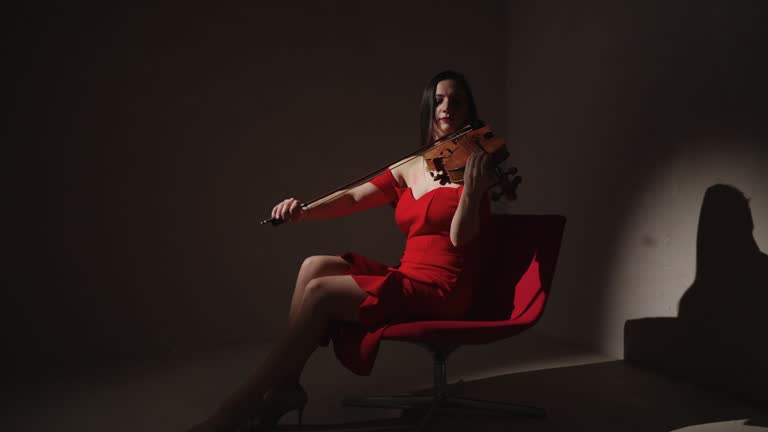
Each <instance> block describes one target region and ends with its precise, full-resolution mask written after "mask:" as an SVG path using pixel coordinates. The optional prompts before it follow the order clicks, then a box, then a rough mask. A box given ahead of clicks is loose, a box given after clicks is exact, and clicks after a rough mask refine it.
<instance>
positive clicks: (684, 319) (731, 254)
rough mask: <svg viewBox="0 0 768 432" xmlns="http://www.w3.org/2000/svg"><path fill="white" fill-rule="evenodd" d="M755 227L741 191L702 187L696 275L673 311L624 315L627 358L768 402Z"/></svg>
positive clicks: (765, 321) (766, 282) (767, 318)
mask: <svg viewBox="0 0 768 432" xmlns="http://www.w3.org/2000/svg"><path fill="white" fill-rule="evenodd" d="M753 229H754V222H753V220H752V212H751V211H750V208H749V200H748V199H747V198H746V197H745V196H744V194H743V193H742V192H741V191H739V190H738V189H736V188H735V187H733V186H729V185H722V184H716V185H713V186H710V187H709V188H708V189H707V191H706V193H705V195H704V201H703V203H702V206H701V213H700V216H699V227H698V233H697V244H696V277H695V280H694V282H693V284H692V285H691V287H690V288H689V289H688V290H687V291H686V292H685V293H684V294H683V296H682V298H681V299H680V303H679V309H678V317H677V318H643V319H637V320H629V321H627V322H626V323H625V326H624V357H625V359H626V360H627V361H629V362H632V363H635V364H638V365H641V366H645V367H648V368H652V369H656V370H659V371H663V372H666V373H669V374H672V375H675V376H679V377H682V378H685V379H688V380H690V381H693V382H695V383H697V384H701V385H703V386H706V387H709V388H711V389H715V390H720V391H724V392H727V393H728V394H730V395H732V396H734V397H737V398H739V399H742V400H745V401H748V402H752V403H755V404H758V405H760V406H765V405H766V404H768V373H767V371H766V369H768V366H767V365H768V343H766V340H768V338H767V336H766V330H768V255H766V254H764V253H762V252H761V251H760V249H759V248H758V245H757V243H756V242H755V239H754V236H753ZM753 420H755V419H753ZM760 423H762V421H760Z"/></svg>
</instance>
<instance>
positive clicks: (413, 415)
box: [343, 394, 546, 430]
mask: <svg viewBox="0 0 768 432" xmlns="http://www.w3.org/2000/svg"><path fill="white" fill-rule="evenodd" d="M343 403H344V405H345V406H354V407H364V408H385V409H400V410H403V412H402V415H401V417H403V418H407V419H411V420H416V422H417V423H418V426H417V428H418V430H423V429H425V428H426V427H427V425H428V424H429V423H430V422H431V420H432V418H433V417H434V416H436V415H451V416H454V415H460V416H467V415H476V416H487V415H515V416H526V417H537V418H543V417H546V412H545V411H544V410H543V409H541V408H537V407H532V406H526V405H519V404H513V403H508V402H497V401H490V400H481V399H470V398H465V397H459V396H453V395H446V394H435V395H397V396H369V397H357V398H354V397H348V398H345V399H344V401H343ZM419 418H420V419H419Z"/></svg>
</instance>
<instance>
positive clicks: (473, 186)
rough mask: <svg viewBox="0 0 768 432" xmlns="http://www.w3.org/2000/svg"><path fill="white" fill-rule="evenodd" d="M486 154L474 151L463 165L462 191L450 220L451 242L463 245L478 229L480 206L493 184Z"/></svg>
mask: <svg viewBox="0 0 768 432" xmlns="http://www.w3.org/2000/svg"><path fill="white" fill-rule="evenodd" d="M487 164H488V154H487V153H484V152H476V153H473V154H472V155H470V156H469V158H467V164H466V166H465V167H464V192H463V193H462V194H461V199H460V200H459V205H458V207H457V208H456V213H455V214H454V215H453V220H452V221H451V243H453V245H454V246H457V247H458V246H464V245H466V244H467V243H469V242H471V241H472V239H474V238H475V236H476V235H477V232H478V231H479V230H480V210H481V209H480V206H481V205H487V204H485V203H483V201H484V198H485V197H486V195H487V193H488V188H490V187H491V186H492V185H493V178H492V177H491V176H490V169H489V168H488V166H487Z"/></svg>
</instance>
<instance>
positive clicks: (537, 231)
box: [468, 215, 565, 324]
mask: <svg viewBox="0 0 768 432" xmlns="http://www.w3.org/2000/svg"><path fill="white" fill-rule="evenodd" d="M490 224H491V226H489V227H483V228H482V230H481V231H482V234H481V236H480V238H478V240H477V241H476V242H475V243H474V245H473V248H474V249H473V251H472V252H471V254H470V256H471V257H472V262H471V263H470V265H471V266H472V269H473V271H472V272H471V278H472V305H471V307H470V309H469V313H468V318H469V319H471V320H477V321H493V320H505V321H514V322H520V323H521V324H523V323H530V324H533V323H534V322H536V320H538V319H539V317H540V316H541V313H542V312H543V309H544V305H545V303H546V300H547V295H548V293H549V290H550V287H551V286H552V278H553V276H554V272H555V266H556V265H557V257H558V254H559V252H560V243H561V242H562V237H563V230H564V228H565V217H563V216H560V215H493V216H492V218H491V223H490Z"/></svg>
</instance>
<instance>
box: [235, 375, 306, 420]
mask: <svg viewBox="0 0 768 432" xmlns="http://www.w3.org/2000/svg"><path fill="white" fill-rule="evenodd" d="M308 400H309V397H308V396H307V392H306V391H305V390H304V388H303V387H302V386H301V385H299V384H296V385H295V386H293V387H290V388H287V389H285V388H284V389H277V390H272V391H270V392H268V393H267V394H265V395H264V405H263V411H262V412H261V413H259V414H257V415H255V416H251V417H249V418H248V419H247V420H246V421H245V422H244V424H243V425H242V426H241V427H239V428H238V429H237V432H267V431H271V430H273V429H274V428H275V426H277V423H278V422H279V421H280V419H281V418H282V417H283V416H284V415H285V414H287V413H289V412H291V411H294V410H298V415H299V429H301V426H302V416H303V415H304V407H305V406H306V405H307V401H308Z"/></svg>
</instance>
